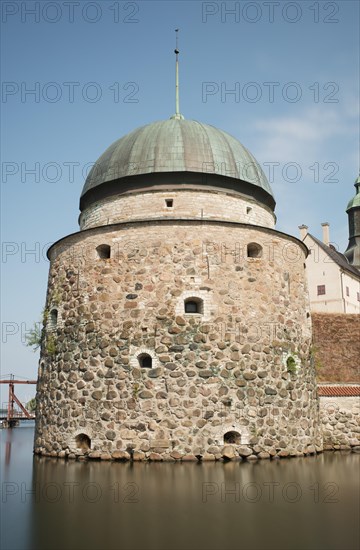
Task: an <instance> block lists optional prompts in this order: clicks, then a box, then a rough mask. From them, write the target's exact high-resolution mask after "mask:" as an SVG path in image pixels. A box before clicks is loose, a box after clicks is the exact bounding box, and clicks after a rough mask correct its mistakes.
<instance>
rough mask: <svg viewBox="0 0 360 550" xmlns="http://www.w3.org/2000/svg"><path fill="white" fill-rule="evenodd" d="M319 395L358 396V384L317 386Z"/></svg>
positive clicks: (359, 394)
mask: <svg viewBox="0 0 360 550" xmlns="http://www.w3.org/2000/svg"><path fill="white" fill-rule="evenodd" d="M318 394H319V395H320V396H321V397H357V396H359V397H360V386H318Z"/></svg>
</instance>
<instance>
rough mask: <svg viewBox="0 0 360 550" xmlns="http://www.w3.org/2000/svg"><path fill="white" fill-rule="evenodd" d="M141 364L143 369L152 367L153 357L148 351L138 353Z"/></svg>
mask: <svg viewBox="0 0 360 550" xmlns="http://www.w3.org/2000/svg"><path fill="white" fill-rule="evenodd" d="M138 361H139V366H140V367H141V368H142V369H151V368H152V357H151V355H149V354H148V353H141V354H140V355H138Z"/></svg>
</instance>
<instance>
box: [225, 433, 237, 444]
mask: <svg viewBox="0 0 360 550" xmlns="http://www.w3.org/2000/svg"><path fill="white" fill-rule="evenodd" d="M240 442H241V435H240V434H239V432H226V434H224V443H235V444H236V445H240Z"/></svg>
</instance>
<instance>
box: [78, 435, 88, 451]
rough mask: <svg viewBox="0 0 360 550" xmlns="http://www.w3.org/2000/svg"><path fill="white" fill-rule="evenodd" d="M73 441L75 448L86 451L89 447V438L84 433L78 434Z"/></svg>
mask: <svg viewBox="0 0 360 550" xmlns="http://www.w3.org/2000/svg"><path fill="white" fill-rule="evenodd" d="M75 443H76V448H77V449H82V450H83V451H88V450H89V449H91V439H90V437H89V436H88V435H86V434H79V435H77V436H76V437H75Z"/></svg>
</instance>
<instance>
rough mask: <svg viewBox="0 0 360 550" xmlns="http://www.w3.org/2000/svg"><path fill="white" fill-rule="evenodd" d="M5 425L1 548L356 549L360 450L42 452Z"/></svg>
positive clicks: (28, 435)
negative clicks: (128, 455)
mask: <svg viewBox="0 0 360 550" xmlns="http://www.w3.org/2000/svg"><path fill="white" fill-rule="evenodd" d="M33 435H34V427H33V426H30V425H27V426H22V427H19V428H15V429H13V430H1V492H2V495H1V548H2V550H30V549H31V550H83V549H84V550H85V549H86V550H113V549H114V550H147V549H149V550H218V549H219V550H238V549H243V550H320V549H324V550H340V549H341V550H353V549H354V550H355V549H358V548H359V540H360V529H359V524H360V521H359V517H360V510H359V491H360V468H359V458H360V457H359V455H356V454H343V453H325V454H322V455H319V456H317V457H309V458H298V459H283V460H274V461H268V460H264V461H261V462H260V461H259V462H257V463H245V462H242V463H240V462H236V463H235V462H228V463H205V464H194V463H184V464H180V463H179V464H177V463H176V464H170V463H169V464H166V463H163V464H159V463H151V464H130V463H115V462H106V463H105V462H101V463H100V462H74V461H62V460H56V459H48V458H44V457H34V456H33V454H32V445H33Z"/></svg>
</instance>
